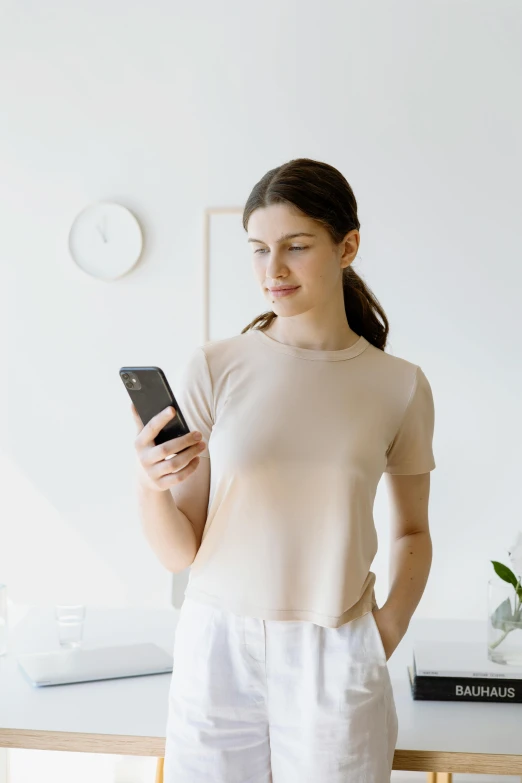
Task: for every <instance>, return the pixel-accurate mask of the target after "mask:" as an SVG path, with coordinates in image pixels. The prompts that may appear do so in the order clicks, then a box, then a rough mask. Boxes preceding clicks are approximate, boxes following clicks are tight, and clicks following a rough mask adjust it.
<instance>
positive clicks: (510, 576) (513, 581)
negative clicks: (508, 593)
mask: <svg viewBox="0 0 522 783" xmlns="http://www.w3.org/2000/svg"><path fill="white" fill-rule="evenodd" d="M491 562H492V563H493V568H494V569H495V573H496V574H497V576H499V577H500V578H501V579H503V580H504V582H509V584H510V585H513V587H516V586H517V585H518V579H517V578H516V576H515V574H514V573H513V571H512V570H511V568H508V567H507V566H505V565H503V564H502V563H498V562H497V561H496V560H492V561H491Z"/></svg>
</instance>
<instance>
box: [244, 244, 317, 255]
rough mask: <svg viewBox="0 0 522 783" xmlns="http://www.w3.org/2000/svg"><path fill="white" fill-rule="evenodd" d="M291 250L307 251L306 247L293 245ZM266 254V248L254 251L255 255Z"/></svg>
mask: <svg viewBox="0 0 522 783" xmlns="http://www.w3.org/2000/svg"><path fill="white" fill-rule="evenodd" d="M289 250H306V247H300V246H299V245H292V247H290V248H289ZM262 252H264V248H262V247H258V249H257V250H254V253H262Z"/></svg>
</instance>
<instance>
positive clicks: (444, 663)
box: [408, 641, 522, 703]
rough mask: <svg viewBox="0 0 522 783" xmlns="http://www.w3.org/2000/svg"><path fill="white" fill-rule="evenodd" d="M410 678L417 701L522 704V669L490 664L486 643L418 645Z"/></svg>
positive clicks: (417, 643)
mask: <svg viewBox="0 0 522 783" xmlns="http://www.w3.org/2000/svg"><path fill="white" fill-rule="evenodd" d="M408 674H409V678H410V685H411V691H412V696H413V698H414V699H424V700H433V701H437V700H439V701H494V702H513V703H516V702H519V703H520V702H522V667H521V666H504V665H503V664H499V663H495V662H494V661H490V660H489V658H488V657H487V651H486V642H484V643H482V642H425V641H422V642H415V643H414V646H413V666H408Z"/></svg>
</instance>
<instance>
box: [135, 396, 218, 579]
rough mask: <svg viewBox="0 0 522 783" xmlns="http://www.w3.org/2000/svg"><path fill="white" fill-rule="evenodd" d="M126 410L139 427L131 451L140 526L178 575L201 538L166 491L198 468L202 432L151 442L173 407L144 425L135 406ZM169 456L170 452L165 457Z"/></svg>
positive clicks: (160, 559) (193, 555)
mask: <svg viewBox="0 0 522 783" xmlns="http://www.w3.org/2000/svg"><path fill="white" fill-rule="evenodd" d="M131 410H132V414H133V416H134V420H135V422H136V425H137V428H138V436H137V438H136V440H135V449H136V453H137V457H138V476H137V497H138V505H139V515H140V519H141V523H142V527H143V530H144V533H145V536H146V538H147V540H148V542H149V544H150V546H151V548H152V550H153V552H154V553H155V554H156V556H157V558H158V559H159V561H160V562H161V563H162V564H163V565H164V566H165V568H167V569H168V570H169V571H171V572H172V573H178V572H180V571H183V570H185V569H186V568H188V567H189V566H190V565H191V563H192V562H193V561H194V558H195V557H196V554H197V551H198V549H199V546H200V543H201V540H200V536H199V535H197V534H196V531H195V528H194V526H193V524H192V523H191V521H190V519H189V518H188V517H187V516H186V514H185V513H184V512H183V511H182V510H181V509H180V508H178V506H177V505H176V502H175V500H174V498H173V496H172V493H171V491H170V489H171V487H174V486H176V485H177V484H180V483H181V482H183V481H185V480H186V479H188V478H189V477H190V476H192V474H193V473H194V472H195V471H196V470H197V467H198V465H199V462H200V459H199V457H198V456H197V455H198V453H199V452H200V451H203V450H204V448H205V444H204V443H203V442H202V441H201V434H200V433H198V432H197V431H194V432H189V433H188V434H187V435H182V436H181V437H179V438H174V439H173V440H170V441H168V442H167V443H161V444H160V445H158V446H156V444H155V442H154V438H155V437H156V436H157V435H158V433H159V432H160V431H161V430H162V429H163V427H164V426H165V424H166V423H167V422H168V421H169V420H170V419H171V418H172V416H173V415H174V412H173V409H172V408H166V409H165V410H163V411H161V412H160V413H158V414H157V415H156V416H153V418H152V419H151V420H150V421H149V422H148V423H147V424H146V425H145V426H143V422H142V421H141V419H140V417H139V414H138V412H137V410H136V408H135V407H134V405H131ZM198 436H199V438H198ZM172 454H174V455H175V456H173V457H172V458H171V459H166V457H168V456H169V455H172ZM206 461H207V460H205V462H206ZM206 467H207V468H208V466H206Z"/></svg>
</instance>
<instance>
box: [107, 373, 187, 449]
mask: <svg viewBox="0 0 522 783" xmlns="http://www.w3.org/2000/svg"><path fill="white" fill-rule="evenodd" d="M125 376H128V377H125ZM132 376H134V378H135V379H137V381H138V384H136V383H135V382H133V378H132ZM120 378H121V380H122V382H123V385H124V386H125V388H126V389H127V392H128V393H129V396H130V398H131V400H132V402H133V403H134V407H135V408H136V410H137V411H138V413H139V415H140V419H141V420H142V422H143V426H145V424H147V423H148V422H149V421H150V420H151V419H152V417H153V416H156V414H157V413H160V411H162V410H165V408H167V407H168V406H169V405H172V407H173V408H174V409H175V411H176V415H175V416H174V418H173V419H171V420H170V421H169V422H167V424H166V425H165V426H164V427H163V429H162V430H160V432H159V433H158V435H157V436H156V437H155V438H154V443H155V444H156V446H159V445H160V443H165V442H166V441H168V440H172V439H173V438H180V437H181V436H182V435H187V433H189V432H190V429H189V428H188V426H187V422H186V421H185V419H184V417H183V413H182V412H181V410H180V407H179V405H178V403H177V402H176V398H175V397H174V395H173V393H172V389H171V388H170V386H169V382H168V381H167V378H166V376H165V373H164V372H163V370H162V369H161V368H160V367H120ZM127 384H129V385H127ZM138 385H139V387H140V388H138Z"/></svg>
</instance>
